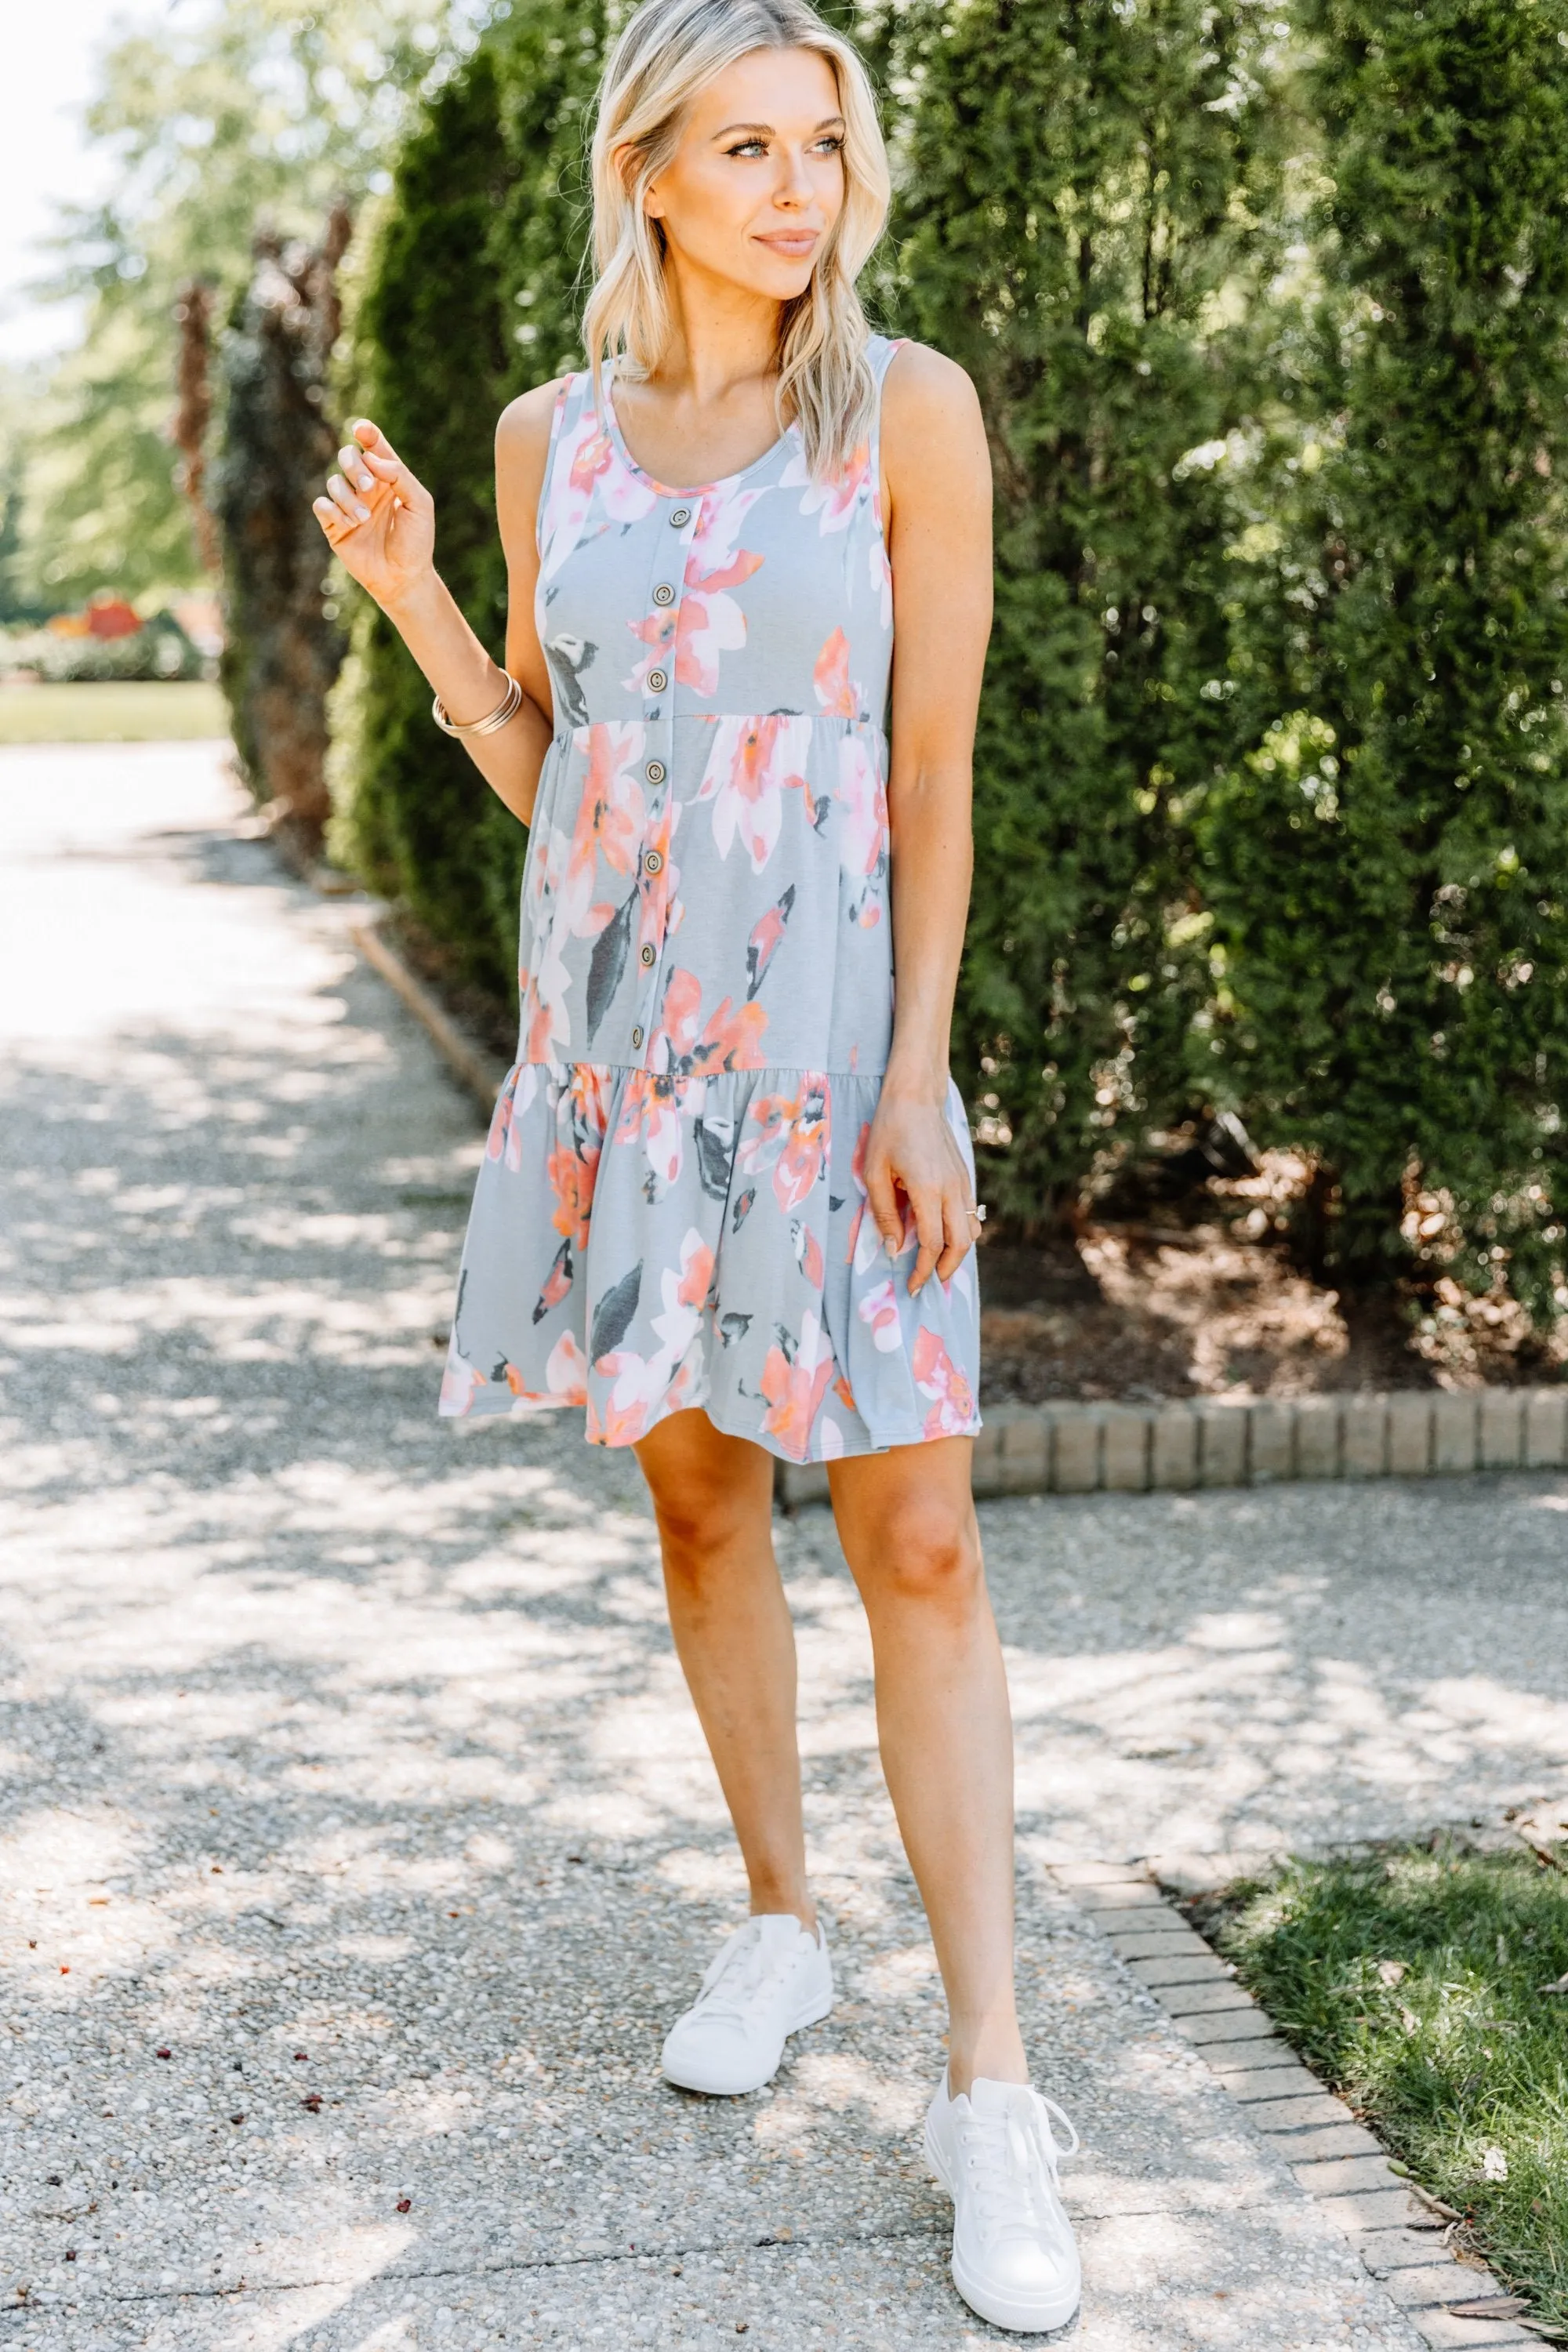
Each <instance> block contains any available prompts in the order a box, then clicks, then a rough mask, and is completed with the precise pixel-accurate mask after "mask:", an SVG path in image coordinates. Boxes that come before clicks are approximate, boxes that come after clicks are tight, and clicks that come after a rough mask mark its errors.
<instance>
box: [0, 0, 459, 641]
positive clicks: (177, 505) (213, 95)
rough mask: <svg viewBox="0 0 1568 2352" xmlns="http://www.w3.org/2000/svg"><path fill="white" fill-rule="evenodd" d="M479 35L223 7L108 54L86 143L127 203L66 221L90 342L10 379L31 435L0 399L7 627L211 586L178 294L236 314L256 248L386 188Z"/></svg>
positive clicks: (354, 5)
mask: <svg viewBox="0 0 1568 2352" xmlns="http://www.w3.org/2000/svg"><path fill="white" fill-rule="evenodd" d="M463 31H464V26H463V23H462V21H461V20H458V21H455V20H454V17H453V13H452V10H451V7H450V5H449V0H330V5H325V4H324V5H322V6H321V8H320V9H319V10H315V11H309V10H301V9H300V7H299V6H298V5H290V0H214V5H209V6H207V7H205V8H203V9H200V10H187V9H184V8H182V9H179V10H176V11H173V12H170V13H168V14H167V15H166V16H164V17H163V19H162V20H161V21H160V23H159V25H158V27H157V30H156V31H155V32H152V31H148V32H135V33H132V34H130V35H128V36H127V37H125V38H123V39H121V40H119V41H117V42H116V43H115V44H114V45H113V46H112V47H110V49H109V51H108V52H107V54H106V56H105V58H104V60H103V64H102V68H101V71H100V85H99V90H98V95H97V97H96V99H95V100H94V101H93V104H92V107H91V110H90V114H89V128H90V130H91V132H92V135H93V137H94V138H95V139H96V140H97V141H99V142H102V143H103V144H104V145H105V146H106V147H108V148H109V149H110V151H111V152H113V154H114V157H115V162H116V180H115V189H114V194H113V195H112V197H111V198H110V201H109V202H108V203H106V204H104V205H100V206H96V207H92V208H86V207H79V208H76V209H73V210H71V211H69V212H68V213H67V215H65V217H64V218H63V219H62V221H61V223H60V226H59V232H58V239H57V256H58V266H57V268H56V271H55V275H54V280H53V282H54V285H55V287H56V289H58V291H59V292H61V293H74V294H79V295H85V296H86V297H87V299H88V303H89V309H88V315H87V325H86V331H85V334H84V336H83V338H82V340H81V341H80V343H79V346H78V348H77V349H75V350H74V351H72V352H68V354H67V355H66V357H65V358H64V359H63V361H62V362H60V363H59V364H58V366H57V367H55V368H54V369H52V370H51V371H49V372H48V373H47V377H43V378H41V379H40V378H38V377H37V376H34V377H33V378H32V379H31V380H27V379H24V381H23V382H22V383H17V382H16V379H15V378H13V380H12V383H11V386H10V394H9V397H10V404H11V405H12V407H13V410H14V409H15V408H16V404H17V403H18V401H19V400H20V401H25V402H26V416H25V418H24V417H23V416H21V415H15V414H13V415H5V413H4V411H5V402H6V394H5V392H4V391H0V433H3V436H4V449H5V460H4V465H3V466H0V497H5V499H6V508H5V524H4V526H0V621H5V620H9V619H11V618H13V617H30V616H31V615H32V614H35V613H37V612H38V611H39V610H47V611H58V610H61V609H63V608H64V607H66V606H68V605H69V604H79V603H81V602H82V601H84V600H85V598H86V597H88V596H89V594H90V593H92V592H93V591H94V590H95V589H98V588H100V587H102V586H104V585H105V584H108V585H111V586H113V587H114V588H115V589H117V590H118V591H119V592H120V593H122V594H125V595H130V596H133V597H135V598H137V599H138V600H139V601H140V600H142V599H143V598H144V597H149V596H153V597H155V596H166V595H167V594H169V593H171V592H173V591H176V590H178V589H180V588H184V587H188V586H191V585H194V584H195V583H196V582H197V581H198V580H199V578H200V565H199V562H198V560H197V557H196V554H195V550H194V549H193V547H192V543H191V528H190V517H189V514H188V512H187V510H186V508H185V506H184V500H183V499H182V497H181V494H180V488H179V484H178V482H177V481H176V479H175V478H174V467H175V460H174V453H173V452H172V450H171V447H170V442H169V420H170V407H171V383H172V379H173V371H174V337H173V331H172V326H171V320H172V314H173V311H174V305H175V303H176V301H177V299H178V297H179V294H180V291H181V289H183V288H184V286H185V285H187V284H188V283H189V282H190V281H191V280H192V279H197V280H204V281H205V282H206V283H207V284H208V285H209V286H210V287H211V288H212V289H214V297H215V309H216V314H217V315H218V316H220V317H221V316H223V315H225V314H226V312H227V310H228V309H229V307H230V305H231V304H232V302H233V301H234V299H235V298H236V297H237V295H238V293H239V292H240V290H241V289H242V288H243V287H244V286H245V284H246V283H247V279H248V278H249V275H250V270H251V250H252V242H253V239H254V237H255V236H256V234H257V232H258V229H264V230H270V231H271V232H273V233H274V234H275V235H277V236H279V237H280V238H282V239H284V240H287V239H289V238H293V237H305V238H314V237H316V236H319V235H320V234H321V224H322V219H323V216H324V215H325V214H326V212H327V210H328V207H329V206H330V205H331V203H332V201H333V200H334V198H338V197H342V198H345V199H346V200H347V201H348V203H349V204H350V205H351V206H357V205H359V203H360V202H361V201H362V200H363V197H364V195H365V194H367V193H368V192H369V191H371V190H373V189H374V187H375V186H377V185H379V184H384V178H385V173H386V166H387V163H388V161H389V158H390V155H391V153H392V152H393V151H394V149H395V144H396V142H397V139H398V137H399V136H400V134H401V132H402V131H403V129H404V127H405V123H406V121H407V117H408V110H409V108H410V106H411V105H412V104H414V103H415V102H416V100H417V96H418V93H419V91H420V89H421V87H422V85H423V84H425V83H426V81H427V80H428V79H430V78H431V77H432V74H433V73H434V74H435V75H436V76H437V77H438V76H439V75H440V74H441V73H442V72H445V71H450V70H451V68H452V67H453V65H454V64H455V63H456V62H457V58H458V55H460V53H461V48H462V47H463V46H464V44H463V41H462V34H463Z"/></svg>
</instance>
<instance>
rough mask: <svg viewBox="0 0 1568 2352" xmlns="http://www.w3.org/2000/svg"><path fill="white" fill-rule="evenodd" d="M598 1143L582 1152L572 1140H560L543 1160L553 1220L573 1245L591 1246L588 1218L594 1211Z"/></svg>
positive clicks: (582, 1247) (558, 1231) (559, 1230)
mask: <svg viewBox="0 0 1568 2352" xmlns="http://www.w3.org/2000/svg"><path fill="white" fill-rule="evenodd" d="M598 1167H599V1154H598V1150H597V1148H596V1147H595V1150H593V1151H592V1153H590V1154H586V1155H582V1156H580V1155H579V1154H578V1153H577V1152H575V1151H574V1150H573V1149H572V1148H571V1146H570V1145H569V1144H558V1145H557V1146H556V1148H555V1150H553V1151H552V1153H551V1154H550V1156H549V1158H548V1159H547V1160H546V1161H545V1163H544V1173H545V1181H546V1182H547V1183H548V1184H549V1186H550V1192H551V1197H552V1200H553V1201H554V1203H555V1206H554V1208H553V1210H552V1213H551V1218H550V1222H551V1223H552V1225H553V1226H554V1228H555V1230H556V1232H557V1233H558V1234H561V1235H562V1236H563V1239H564V1240H565V1241H566V1242H567V1243H568V1244H570V1246H571V1247H572V1248H574V1249H586V1248H587V1246H588V1220H589V1218H590V1217H591V1216H592V1214H593V1213H594V1179H595V1175H596V1174H597V1172H598Z"/></svg>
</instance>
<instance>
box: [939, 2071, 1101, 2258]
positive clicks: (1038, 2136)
mask: <svg viewBox="0 0 1568 2352" xmlns="http://www.w3.org/2000/svg"><path fill="white" fill-rule="evenodd" d="M1053 2117H1054V2118H1055V2120H1056V2121H1057V2122H1058V2123H1059V2124H1060V2126H1061V2127H1062V2130H1063V2132H1064V2133H1065V2134H1066V2136H1067V2137H1066V2139H1065V2140H1064V2141H1063V2142H1062V2143H1060V2144H1058V2140H1057V2138H1056V2136H1055V2133H1054V2132H1053V2130H1052V2128H1051V2121H1052V2118H1053ZM1078 2151H1079V2136H1078V2133H1077V2131H1076V2130H1075V2129H1074V2126H1073V2125H1072V2122H1071V2120H1070V2118H1069V2117H1068V2116H1066V2115H1064V2114H1063V2112H1062V2110H1061V2108H1060V2107H1058V2105H1057V2103H1056V2101H1055V2100H1054V2099H1047V2097H1046V2096H1045V2095H1044V2094H1043V2093H1042V2092H1039V2091H1036V2092H1034V2093H1033V2094H1032V2095H1031V2096H1030V2098H1029V2099H1028V2101H1027V2102H1025V2101H1024V2100H1022V2099H1016V2100H1012V2101H1009V2103H1008V2105H1007V2108H1006V2111H1005V2114H1003V2115H999V2116H993V2115H984V2116H981V2115H975V2114H973V2111H972V2112H971V2113H970V2114H968V2115H966V2116H964V2117H963V2119H962V2121H961V2122H960V2124H959V2126H958V2154H959V2161H960V2162H961V2163H962V2165H963V2168H964V2170H965V2172H966V2173H967V2175H968V2179H969V2187H970V2190H971V2194H972V2196H973V2204H974V2210H975V2211H976V2213H977V2215H978V2218H979V2221H980V2225H981V2228H982V2229H983V2230H984V2232H985V2234H986V2236H987V2238H989V2239H991V2240H992V2241H993V2242H994V2241H995V2240H996V2239H998V2238H1003V2237H1017V2236H1027V2237H1030V2238H1037V2236H1038V2235H1039V2234H1040V2231H1041V2229H1042V2227H1044V2228H1046V2229H1047V2231H1048V2232H1049V2233H1050V2234H1051V2235H1052V2236H1053V2237H1055V2236H1058V2235H1059V2234H1060V2233H1061V2231H1062V2229H1063V2228H1064V2226H1065V2224H1064V2222H1063V2220H1062V2217H1061V2215H1060V2214H1059V2212H1058V2209H1057V2205H1056V2198H1055V2191H1056V2188H1057V2168H1058V2165H1059V2164H1060V2162H1061V2160H1062V2158H1064V2157H1068V2156H1076V2155H1077V2154H1078ZM1042 2173H1043V2176H1044V2179H1045V2181H1046V2182H1047V2183H1048V2188H1047V2189H1046V2191H1045V2193H1043V2194H1042V2190H1041V2179H1042Z"/></svg>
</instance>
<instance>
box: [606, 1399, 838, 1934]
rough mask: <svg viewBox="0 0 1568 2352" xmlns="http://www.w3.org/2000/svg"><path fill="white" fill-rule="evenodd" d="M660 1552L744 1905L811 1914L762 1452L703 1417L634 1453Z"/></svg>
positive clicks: (784, 1610) (768, 1467) (674, 1424)
mask: <svg viewBox="0 0 1568 2352" xmlns="http://www.w3.org/2000/svg"><path fill="white" fill-rule="evenodd" d="M637 1460H638V1462H639V1463H640V1464H641V1465H642V1470H643V1475H644V1476H645V1477H646V1478H647V1483H648V1486H649V1489H650V1491H651V1493H652V1496H653V1507H654V1516H655V1517H656V1518H657V1519H658V1536H659V1543H660V1545H661V1547H662V1549H663V1553H664V1585H665V1592H666V1594H667V1596H668V1603H669V1622H670V1628H671V1631H672V1632H673V1633H674V1635H675V1647H676V1651H677V1654H678V1655H679V1659H680V1664H681V1667H682V1669H683V1671H684V1673H685V1675H686V1682H687V1687H688V1689H689V1691H690V1693H691V1697H692V1703H693V1705H694V1706H696V1709H697V1714H698V1719H699V1721H700V1723H701V1726H702V1729H703V1732H704V1735H705V1736H706V1738H707V1741H708V1748H709V1753H710V1755H711V1757H712V1759H713V1762H714V1766H715V1768H716V1769H717V1771H718V1774H719V1785H720V1787H721V1789H722V1790H723V1791H724V1801H725V1803H726V1804H727V1805H728V1806H729V1808H730V1818H731V1821H732V1822H734V1824H735V1835H736V1837H737V1838H738V1839H739V1841H740V1845H741V1853H742V1857H743V1859H744V1861H745V1864H746V1877H747V1880H748V1882H749V1884H750V1886H751V1896H752V1910H753V1911H773V1912H779V1911H793V1912H794V1913H795V1916H796V1918H797V1919H799V1920H800V1921H801V1922H802V1923H803V1925H804V1926H805V1927H815V1926H816V1907H815V1906H814V1905H813V1903H812V1900H811V1897H810V1895H808V1894H807V1892H806V1885H805V1830H804V1827H803V1825H802V1818H801V1801H800V1748H799V1744H798V1742H797V1739H796V1737H795V1627H794V1624H793V1622H791V1618H790V1613H789V1604H788V1603H787V1601H785V1599H784V1586H783V1584H782V1583H781V1582H780V1580H779V1571H778V1564H777V1562H776V1561H775V1559H774V1558H773V1459H772V1456H771V1455H770V1454H765V1453H764V1452H763V1449H762V1447H761V1446H759V1445H753V1444H751V1443H750V1442H749V1440H747V1439H745V1438H743V1437H727V1436H725V1435H724V1434H723V1433H722V1432H721V1431H720V1430H717V1429H715V1428H714V1426H713V1424H712V1423H711V1422H710V1420H709V1418H708V1416H707V1414H706V1413H705V1412H700V1411H691V1412H677V1413H672V1414H671V1415H670V1417H669V1419H668V1421H662V1422H660V1423H659V1424H658V1428H657V1429H655V1430H654V1431H653V1432H652V1433H651V1434H650V1435H649V1436H647V1437H645V1438H644V1439H643V1441H642V1443H641V1444H639V1445H638V1447H637Z"/></svg>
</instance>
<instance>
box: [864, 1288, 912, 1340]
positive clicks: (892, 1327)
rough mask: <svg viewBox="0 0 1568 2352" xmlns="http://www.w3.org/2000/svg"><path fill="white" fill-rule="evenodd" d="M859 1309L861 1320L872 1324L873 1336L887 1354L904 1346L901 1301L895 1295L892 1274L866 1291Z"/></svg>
mask: <svg viewBox="0 0 1568 2352" xmlns="http://www.w3.org/2000/svg"><path fill="white" fill-rule="evenodd" d="M858 1311H859V1316H860V1320H861V1322H862V1323H868V1324H869V1325H870V1327H871V1337H872V1339H874V1340H875V1341H876V1343H877V1346H878V1347H879V1349H881V1351H882V1353H883V1354H884V1355H885V1356H888V1355H891V1354H892V1352H893V1350H894V1349H895V1348H901V1347H902V1346H903V1343H904V1335H903V1330H902V1328H901V1327H900V1322H899V1302H898V1300H897V1298H896V1297H894V1295H893V1279H892V1276H891V1275H889V1276H888V1278H887V1280H886V1281H884V1282H879V1284H878V1285H877V1287H876V1289H875V1290H868V1292H867V1293H866V1296H865V1297H864V1298H862V1300H861V1301H860V1306H859V1310H858Z"/></svg>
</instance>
